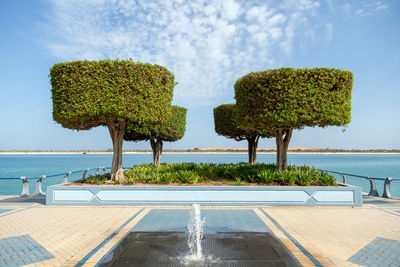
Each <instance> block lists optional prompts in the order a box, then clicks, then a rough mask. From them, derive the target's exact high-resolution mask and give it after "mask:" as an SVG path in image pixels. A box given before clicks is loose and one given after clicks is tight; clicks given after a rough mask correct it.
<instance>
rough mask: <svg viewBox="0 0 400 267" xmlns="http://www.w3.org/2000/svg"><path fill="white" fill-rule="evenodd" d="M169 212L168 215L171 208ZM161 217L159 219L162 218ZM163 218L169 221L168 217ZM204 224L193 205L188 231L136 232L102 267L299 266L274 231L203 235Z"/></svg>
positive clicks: (102, 262) (210, 233)
mask: <svg viewBox="0 0 400 267" xmlns="http://www.w3.org/2000/svg"><path fill="white" fill-rule="evenodd" d="M165 212H166V214H168V210H165ZM158 214H159V213H158ZM207 214H210V213H209V212H208V213H207ZM158 216H159V215H158ZM158 216H157V217H155V219H156V220H160V217H158ZM208 216H210V215H208ZM214 216H215V215H214ZM210 218H212V217H210ZM163 220H168V217H164V219H163ZM163 220H162V221H163ZM210 221H211V222H212V219H211V220H210ZM149 222H150V223H151V221H147V223H146V224H148V223H149ZM180 223H184V222H182V221H181V222H180ZM209 223H210V222H209ZM204 225H205V219H204V218H203V219H202V218H201V212H200V205H199V204H193V205H192V208H191V210H190V218H189V221H188V222H187V233H186V232H183V231H175V232H171V231H168V229H166V230H164V231H159V232H156V231H143V232H140V231H137V232H135V231H133V232H131V233H129V234H128V235H127V236H126V237H125V238H124V239H123V240H122V242H121V243H120V244H119V245H118V246H116V247H115V248H114V249H113V250H112V251H110V252H109V253H108V254H107V255H106V256H105V257H104V258H103V259H102V260H101V261H100V262H99V264H98V266H99V267H105V266H107V267H108V266H118V267H121V266H182V267H187V266H192V267H200V266H201V267H203V266H210V267H212V266H215V267H216V266H218V267H220V266H299V265H298V263H297V262H296V261H295V260H294V258H292V257H291V255H290V254H289V252H288V251H287V249H286V248H285V247H284V245H283V244H282V242H280V241H278V240H277V239H276V237H275V236H274V235H273V234H272V233H271V232H240V231H239V232H236V231H234V230H233V231H232V230H231V231H223V232H207V233H205V234H204V235H203V228H204ZM209 227H210V229H216V228H213V227H215V225H209ZM139 229H140V228H139ZM177 229H182V228H177ZM183 229H184V226H183ZM188 250H189V251H188Z"/></svg>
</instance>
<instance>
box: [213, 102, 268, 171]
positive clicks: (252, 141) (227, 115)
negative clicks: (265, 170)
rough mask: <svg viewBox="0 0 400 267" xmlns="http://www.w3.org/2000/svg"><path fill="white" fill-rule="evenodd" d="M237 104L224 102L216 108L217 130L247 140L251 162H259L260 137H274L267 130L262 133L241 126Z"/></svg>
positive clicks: (225, 134) (233, 137)
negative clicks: (258, 147)
mask: <svg viewBox="0 0 400 267" xmlns="http://www.w3.org/2000/svg"><path fill="white" fill-rule="evenodd" d="M237 114H238V112H237V106H236V105H235V104H223V105H220V106H218V107H216V108H214V127H215V132H216V133H217V134H219V135H222V136H225V137H227V138H232V139H234V140H236V141H242V140H247V143H248V155H249V163H250V164H256V163H257V146H258V140H259V139H260V137H268V138H270V137H273V135H271V134H269V133H268V132H267V131H263V132H262V133H261V132H259V131H257V130H252V129H246V130H244V128H243V129H242V128H239V123H238V116H237Z"/></svg>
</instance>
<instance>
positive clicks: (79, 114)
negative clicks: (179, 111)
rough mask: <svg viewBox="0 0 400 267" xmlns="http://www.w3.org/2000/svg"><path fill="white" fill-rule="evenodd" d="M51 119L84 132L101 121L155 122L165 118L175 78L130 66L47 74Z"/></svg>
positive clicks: (59, 69) (68, 65)
mask: <svg viewBox="0 0 400 267" xmlns="http://www.w3.org/2000/svg"><path fill="white" fill-rule="evenodd" d="M50 77H51V85H52V97H53V118H54V120H55V121H57V122H58V123H60V124H61V125H62V126H63V127H65V128H69V129H78V130H87V129H90V128H92V127H95V126H99V125H104V123H105V122H106V121H125V120H126V121H132V122H138V123H142V122H157V121H160V120H162V119H163V118H164V117H165V115H166V114H168V113H169V112H170V107H171V101H172V97H173V88H174V86H175V81H174V75H173V74H172V73H171V72H170V71H168V69H166V68H165V67H162V66H159V65H151V64H148V63H140V62H133V61H131V60H100V61H86V60H85V61H73V62H64V63H59V64H54V65H53V67H52V68H51V69H50Z"/></svg>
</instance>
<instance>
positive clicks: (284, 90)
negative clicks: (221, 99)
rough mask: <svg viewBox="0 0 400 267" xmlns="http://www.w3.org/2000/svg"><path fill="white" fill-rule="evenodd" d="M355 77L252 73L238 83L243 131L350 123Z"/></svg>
mask: <svg viewBox="0 0 400 267" xmlns="http://www.w3.org/2000/svg"><path fill="white" fill-rule="evenodd" d="M352 87H353V74H352V73H351V72H350V71H343V70H339V69H332V68H314V69H292V68H281V69H274V70H267V71H260V72H253V73H249V74H247V75H245V76H243V77H242V78H240V79H238V80H237V81H236V83H235V99H236V105H237V110H238V117H239V118H240V120H239V121H240V125H239V126H240V127H241V128H242V129H247V130H252V131H270V130H271V129H276V128H283V129H288V128H295V129H302V128H303V127H304V126H312V127H313V126H320V127H325V126H328V125H335V126H341V125H346V124H348V123H349V122H350V118H351V92H352Z"/></svg>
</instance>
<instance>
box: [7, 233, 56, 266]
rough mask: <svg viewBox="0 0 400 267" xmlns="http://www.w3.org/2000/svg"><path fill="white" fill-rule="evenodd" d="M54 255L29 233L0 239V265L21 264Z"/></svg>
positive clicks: (42, 259) (46, 258) (49, 257)
mask: <svg viewBox="0 0 400 267" xmlns="http://www.w3.org/2000/svg"><path fill="white" fill-rule="evenodd" d="M52 258H54V256H53V255H52V254H51V253H50V252H48V251H47V250H46V249H45V248H44V247H42V246H41V245H40V244H39V243H38V242H36V241H35V240H33V239H32V237H30V236H29V235H20V236H13V237H8V238H1V239H0V266H21V265H26V264H31V263H35V262H39V261H44V260H48V259H52Z"/></svg>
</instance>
